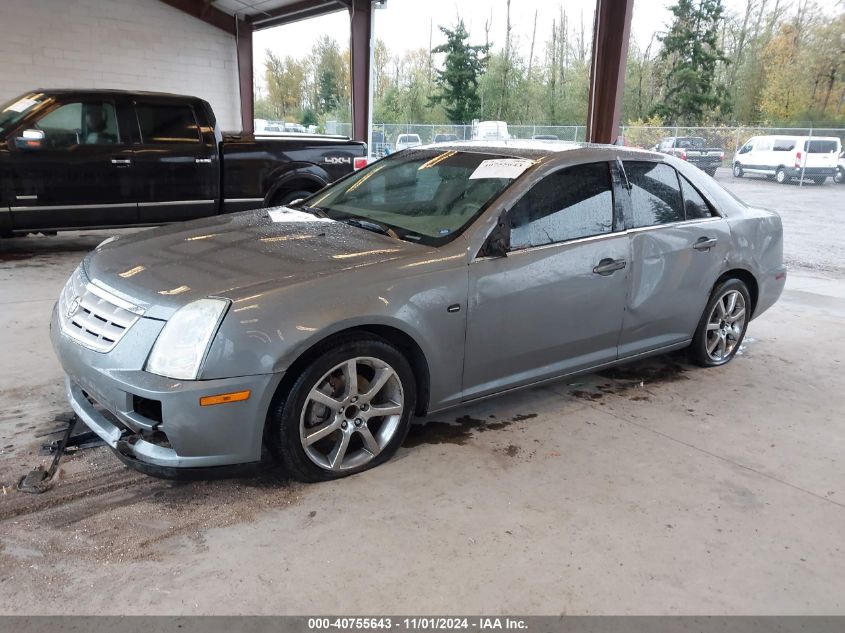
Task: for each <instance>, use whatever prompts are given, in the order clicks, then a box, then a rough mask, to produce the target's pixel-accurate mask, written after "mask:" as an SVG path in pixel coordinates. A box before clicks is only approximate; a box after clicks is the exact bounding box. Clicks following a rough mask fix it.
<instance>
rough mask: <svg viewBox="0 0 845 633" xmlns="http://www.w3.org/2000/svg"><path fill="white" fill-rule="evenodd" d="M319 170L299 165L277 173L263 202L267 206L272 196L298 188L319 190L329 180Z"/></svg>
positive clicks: (313, 191) (275, 196) (311, 190)
mask: <svg viewBox="0 0 845 633" xmlns="http://www.w3.org/2000/svg"><path fill="white" fill-rule="evenodd" d="M320 172H322V173H317V171H316V169H314V168H309V167H301V168H297V169H293V170H291V171H287V172H285V173H283V174H280V175H278V176H277V177H276V178H274V179H273V181H272V182H271V184H270V186H269V187H268V188H267V195H266V196H265V197H264V203H265V204H266V205H268V206H269V205H270V203H272V201H273V199H274V198H278V197H279V196H282V195H285V194H286V193H290V192H291V191H298V190H300V189H301V190H304V191H310V192H311V193H315V192H317V191H319V190H320V189H322V188H323V187H325V186H326V185H327V184H328V182H329V178H328V174H325V172H323V170H320Z"/></svg>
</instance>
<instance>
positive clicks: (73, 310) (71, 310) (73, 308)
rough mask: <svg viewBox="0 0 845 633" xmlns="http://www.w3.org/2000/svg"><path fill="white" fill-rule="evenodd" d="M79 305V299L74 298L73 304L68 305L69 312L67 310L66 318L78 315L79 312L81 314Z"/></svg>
mask: <svg viewBox="0 0 845 633" xmlns="http://www.w3.org/2000/svg"><path fill="white" fill-rule="evenodd" d="M79 304H80V299H79V297H74V298H73V299H72V300H71V302H70V303H69V304H68V306H67V310H65V316H66V317H67V318H70V317H72V316H73V315H74V314H76V313H77V312H79Z"/></svg>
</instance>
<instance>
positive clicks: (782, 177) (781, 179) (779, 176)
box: [775, 167, 789, 185]
mask: <svg viewBox="0 0 845 633" xmlns="http://www.w3.org/2000/svg"><path fill="white" fill-rule="evenodd" d="M775 180H776V181H778V183H780V184H781V185H785V184H786V183H787V181H788V180H789V178H787V177H786V170H784V168H783V167H778V170H777V171H776V172H775Z"/></svg>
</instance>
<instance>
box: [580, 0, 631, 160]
mask: <svg viewBox="0 0 845 633" xmlns="http://www.w3.org/2000/svg"><path fill="white" fill-rule="evenodd" d="M633 8H634V0H596V16H595V21H594V23H593V56H592V62H591V68H590V94H589V100H588V102H587V141H589V142H591V143H613V142H615V141H616V138H617V136H618V135H619V119H620V117H621V114H622V93H623V90H624V87H625V64H626V62H627V59H628V37H629V35H630V33H631V13H632V11H633Z"/></svg>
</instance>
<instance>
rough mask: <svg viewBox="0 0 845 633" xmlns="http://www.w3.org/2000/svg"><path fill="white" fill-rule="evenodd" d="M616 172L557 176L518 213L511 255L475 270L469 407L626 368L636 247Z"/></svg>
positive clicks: (572, 171)
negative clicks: (625, 228) (621, 358)
mask: <svg viewBox="0 0 845 633" xmlns="http://www.w3.org/2000/svg"><path fill="white" fill-rule="evenodd" d="M614 216H615V214H614V195H613V188H612V185H611V173H610V166H609V165H608V164H607V163H592V164H586V165H578V166H575V167H568V168H565V169H562V170H560V171H557V172H554V173H552V174H550V175H548V176H546V177H545V178H544V179H542V180H541V181H539V182H538V183H537V184H536V185H534V186H533V187H532V188H531V189H530V190H529V191H528V192H527V193H526V194H525V196H523V197H522V198H521V199H520V201H519V202H517V203H516V204H515V205H514V206H513V208H511V210H510V211H509V212H508V216H507V221H508V223H509V226H510V251H509V252H508V254H507V256H506V257H491V258H485V257H480V258H478V259H476V260H475V261H473V262H472V264H471V265H470V267H469V301H468V306H469V312H468V321H467V337H466V356H465V364H464V398H465V399H467V400H469V399H472V398H475V397H479V396H483V395H485V394H488V393H492V392H496V391H501V390H503V389H507V388H510V387H516V386H520V385H525V384H529V383H532V382H536V381H538V380H543V379H545V378H551V377H554V376H559V375H563V374H566V373H570V372H574V371H578V370H581V369H585V368H589V367H594V366H596V365H600V364H602V363H607V362H610V361H613V360H615V359H616V346H617V341H618V338H619V332H620V329H621V327H622V311H623V308H624V303H625V290H626V278H627V273H628V261H629V259H630V258H629V253H628V248H629V244H628V238H627V236H626V235H624V233H619V232H618V231H617V230H616V229H617V228H621V227H616V226H615V222H614Z"/></svg>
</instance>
